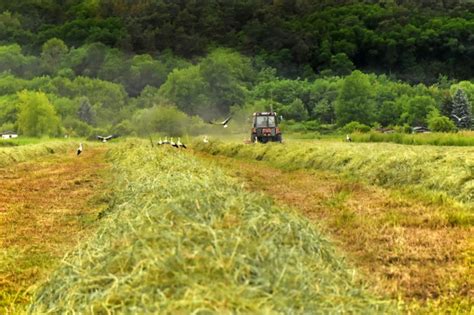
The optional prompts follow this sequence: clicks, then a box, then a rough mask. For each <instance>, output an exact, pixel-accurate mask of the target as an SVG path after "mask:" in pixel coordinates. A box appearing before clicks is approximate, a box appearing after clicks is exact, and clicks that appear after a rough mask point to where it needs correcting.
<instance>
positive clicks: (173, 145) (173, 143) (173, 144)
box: [170, 137, 178, 148]
mask: <svg viewBox="0 0 474 315" xmlns="http://www.w3.org/2000/svg"><path fill="white" fill-rule="evenodd" d="M170 144H171V146H172V147H175V148H177V147H178V145H177V144H176V143H175V142H174V141H173V137H171V140H170Z"/></svg>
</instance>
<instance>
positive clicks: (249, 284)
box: [29, 143, 398, 314]
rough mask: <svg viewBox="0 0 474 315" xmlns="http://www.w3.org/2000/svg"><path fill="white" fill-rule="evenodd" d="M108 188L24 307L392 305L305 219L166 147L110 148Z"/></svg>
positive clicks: (313, 310)
mask: <svg viewBox="0 0 474 315" xmlns="http://www.w3.org/2000/svg"><path fill="white" fill-rule="evenodd" d="M111 159H112V161H113V163H114V173H115V176H116V178H115V182H114V184H113V185H114V187H113V188H114V191H115V197H114V199H113V202H112V203H111V204H110V208H109V209H108V211H107V213H106V214H104V216H103V218H102V219H101V220H103V222H102V224H101V227H100V228H99V230H98V232H97V234H96V236H95V238H93V239H92V240H90V241H88V242H87V243H85V244H83V245H82V246H80V247H79V248H78V249H77V250H75V251H74V252H72V253H70V254H69V255H67V256H66V257H65V258H64V263H63V264H62V267H61V268H60V269H58V270H57V271H56V272H54V273H53V274H52V275H51V277H50V279H49V280H48V282H46V283H45V284H44V285H43V286H42V287H40V288H39V290H38V291H37V292H36V295H35V299H34V300H33V302H32V304H31V305H30V308H29V311H30V313H35V314H36V313H46V312H50V313H57V314H59V313H61V314H62V313H70V314H72V313H82V314H96V313H97V314H106V313H126V314H132V313H133V314H149V313H155V314H170V313H172V314H189V313H194V314H197V313H216V314H231V313H232V314H234V313H258V314H271V313H288V314H293V313H299V314H301V313H307V314H322V313H324V314H335V313H341V314H342V313H352V314H354V313H356V314H370V313H379V314H382V313H384V314H387V313H388V314H390V313H397V312H398V308H397V305H396V304H395V303H393V302H391V301H386V300H381V299H378V298H375V297H373V296H371V295H370V294H368V293H367V290H365V289H364V288H363V286H362V285H361V284H360V282H359V280H357V276H356V275H355V272H354V271H353V270H351V269H348V267H347V265H346V264H345V262H344V260H343V259H341V257H339V256H338V255H337V254H336V253H335V251H334V249H333V247H332V246H331V244H330V243H329V242H328V241H327V240H326V239H325V238H324V237H323V236H321V235H320V233H319V232H318V231H317V230H315V229H314V228H313V227H312V226H311V225H310V224H309V223H308V222H307V221H306V220H304V219H302V218H300V217H298V216H297V215H296V214H294V213H292V212H291V211H289V210H282V209H280V208H279V207H277V206H276V205H274V204H273V203H272V201H271V200H269V199H267V198H264V197H263V196H262V195H257V194H252V193H248V192H246V191H245V190H244V189H243V188H242V186H241V184H239V183H237V182H236V181H234V180H233V179H231V178H230V177H228V176H226V175H224V173H223V171H221V170H219V169H211V168H210V167H209V166H206V165H205V164H204V162H200V161H199V160H197V159H196V158H193V157H192V156H190V155H189V154H187V153H185V152H182V151H177V150H173V148H171V147H169V148H168V147H166V148H165V147H160V148H154V149H152V148H151V147H144V146H141V145H138V146H137V145H134V144H130V143H125V144H122V145H120V146H118V147H117V148H115V149H113V150H112V153H111Z"/></svg>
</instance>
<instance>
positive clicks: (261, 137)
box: [250, 112, 282, 143]
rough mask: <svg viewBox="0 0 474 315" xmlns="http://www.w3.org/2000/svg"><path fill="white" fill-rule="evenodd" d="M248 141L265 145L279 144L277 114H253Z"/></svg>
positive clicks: (279, 131)
mask: <svg viewBox="0 0 474 315" xmlns="http://www.w3.org/2000/svg"><path fill="white" fill-rule="evenodd" d="M250 141H252V142H261V143H267V142H268V141H273V142H281V141H282V135H281V130H280V128H278V119H277V113H275V112H256V113H253V123H252V133H251V134H250Z"/></svg>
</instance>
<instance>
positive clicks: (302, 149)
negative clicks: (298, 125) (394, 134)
mask: <svg viewBox="0 0 474 315" xmlns="http://www.w3.org/2000/svg"><path fill="white" fill-rule="evenodd" d="M193 148H194V149H197V150H200V151H203V152H207V153H210V154H213V155H216V154H222V155H225V156H229V157H239V158H245V159H252V160H262V161H267V162H269V163H270V164H272V165H273V166H276V167H279V168H283V169H291V170H295V169H319V170H330V171H336V172H339V173H342V174H345V175H349V176H354V177H356V178H359V179H363V180H365V181H367V182H368V183H370V184H376V185H380V186H385V187H401V188H405V187H411V188H413V189H414V190H415V191H418V190H420V191H427V192H433V193H435V195H437V196H438V197H441V198H443V196H446V195H447V196H450V197H452V198H454V199H456V200H458V201H461V202H463V203H465V204H467V205H468V206H473V205H474V148H472V147H435V146H404V145H399V144H391V143H344V142H329V141H313V142H306V141H295V142H292V143H291V142H290V143H285V144H283V145H282V144H276V143H268V144H255V145H253V144H252V145H247V144H240V143H235V142H221V141H218V140H216V141H211V142H209V143H202V142H200V141H195V142H194V145H193Z"/></svg>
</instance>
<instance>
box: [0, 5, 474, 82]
mask: <svg viewBox="0 0 474 315" xmlns="http://www.w3.org/2000/svg"><path fill="white" fill-rule="evenodd" d="M473 12H474V10H473V4H472V2H471V1H464V0H453V1H441V0H439V1H438V0H436V1H383V2H382V1H379V2H376V1H370V2H361V1H355V0H344V1H223V0H212V1H204V2H202V1H201V2H196V1H165V0H150V1H125V0H119V1H115V0H97V1H80V0H74V1H36V0H25V1H17V2H6V1H4V2H2V3H1V4H0V43H19V44H21V45H22V46H27V50H28V51H36V52H38V51H39V50H40V48H41V46H42V45H43V44H44V43H45V42H47V41H48V40H49V39H51V38H55V37H56V38H60V39H62V40H63V41H64V42H65V43H66V44H67V45H68V46H69V47H73V46H74V47H80V46H82V45H83V44H87V43H94V42H101V43H103V44H105V45H107V46H112V47H116V48H120V49H123V50H126V51H133V52H135V53H139V54H142V53H148V54H150V55H154V54H155V53H157V52H160V51H164V50H165V49H171V50H172V51H173V52H174V53H176V54H177V55H180V56H183V57H185V58H190V57H195V56H202V55H204V54H205V53H206V52H207V51H208V50H209V48H210V47H216V46H225V47H232V48H234V49H237V50H239V51H241V52H244V53H247V54H249V55H259V56H260V57H261V58H263V59H264V60H265V61H266V62H267V63H268V64H270V65H271V66H273V67H276V68H278V70H279V73H280V74H281V75H285V76H292V77H297V76H300V77H306V78H312V77H313V76H314V74H315V73H317V72H318V71H321V70H328V71H329V72H327V71H325V73H330V74H336V75H338V74H348V73H349V72H350V71H351V70H353V69H352V67H354V66H355V67H356V68H358V69H364V70H377V71H383V72H390V73H392V74H396V75H397V76H399V77H400V78H402V79H404V80H408V81H410V82H420V81H424V82H427V83H434V82H435V81H436V78H437V77H438V75H439V74H440V73H441V74H444V75H449V76H454V77H457V78H459V79H470V78H471V77H472V73H471V72H470V69H472V68H473V67H474V64H473V62H474V61H473V60H474V58H473V54H474V50H473V49H472V47H473V38H472V36H471V34H472V33H473V32H474V13H473Z"/></svg>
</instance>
